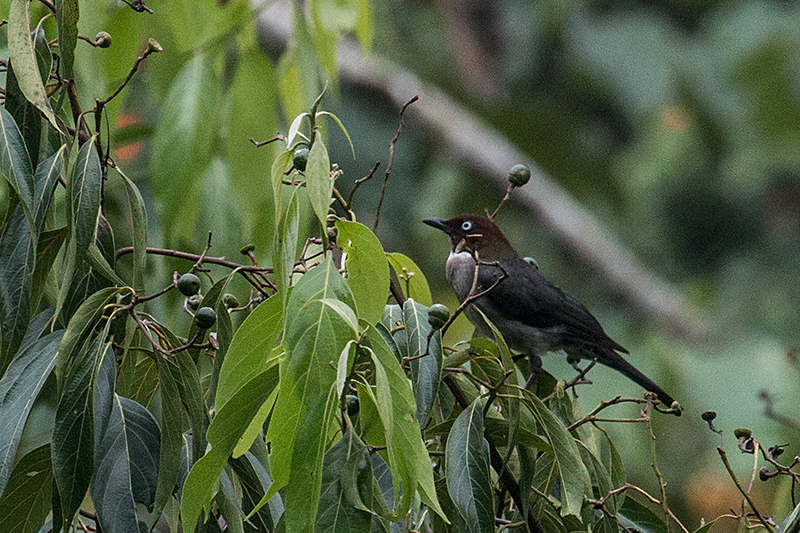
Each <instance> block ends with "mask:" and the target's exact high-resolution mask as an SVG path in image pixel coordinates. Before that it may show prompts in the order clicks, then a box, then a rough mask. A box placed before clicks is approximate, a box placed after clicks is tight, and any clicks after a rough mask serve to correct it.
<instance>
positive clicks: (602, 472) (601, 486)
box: [575, 440, 618, 533]
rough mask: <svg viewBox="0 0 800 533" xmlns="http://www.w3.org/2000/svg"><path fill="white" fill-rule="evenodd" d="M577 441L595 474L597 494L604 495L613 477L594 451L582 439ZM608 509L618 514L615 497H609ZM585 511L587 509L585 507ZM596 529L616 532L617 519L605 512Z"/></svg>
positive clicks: (589, 468)
mask: <svg viewBox="0 0 800 533" xmlns="http://www.w3.org/2000/svg"><path fill="white" fill-rule="evenodd" d="M575 442H577V443H578V446H579V448H580V451H581V455H582V456H583V457H584V458H585V460H584V464H586V465H587V466H588V470H589V472H590V473H591V474H593V478H594V482H595V486H596V487H597V492H596V494H598V495H600V497H603V496H604V495H606V494H608V493H609V492H610V491H611V489H612V487H611V477H610V476H609V474H608V472H607V471H606V467H605V466H603V463H602V462H600V459H599V458H598V457H597V456H596V455H595V454H594V452H593V451H592V450H591V448H589V446H587V445H586V444H585V443H584V442H582V441H580V440H576V441H575ZM607 503H608V504H609V505H607V508H608V511H609V512H610V513H611V514H612V515H615V514H617V507H616V505H615V501H614V500H613V499H609V500H608V502H607ZM584 511H586V510H585V509H584ZM596 529H597V530H598V531H608V532H609V533H610V532H613V533H616V532H617V530H618V528H617V521H616V520H615V519H614V518H612V517H610V516H607V515H606V514H605V513H603V515H602V516H601V517H600V519H599V523H598V524H597V525H596Z"/></svg>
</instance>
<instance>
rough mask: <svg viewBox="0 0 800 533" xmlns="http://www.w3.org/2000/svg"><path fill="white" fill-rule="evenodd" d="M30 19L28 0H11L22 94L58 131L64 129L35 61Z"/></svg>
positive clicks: (12, 54) (14, 59) (13, 50)
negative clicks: (55, 113) (49, 98)
mask: <svg viewBox="0 0 800 533" xmlns="http://www.w3.org/2000/svg"><path fill="white" fill-rule="evenodd" d="M73 1H74V0H73ZM30 18H31V17H30V2H28V0H11V9H10V10H9V13H8V52H9V60H10V61H11V63H12V64H13V65H14V74H15V75H16V76H17V82H18V83H19V88H20V90H21V91H22V94H24V95H25V98H27V99H28V101H29V102H30V103H32V104H33V105H35V106H36V107H37V108H39V110H40V111H41V112H42V113H44V116H45V117H47V120H49V121H50V124H52V125H53V128H55V129H56V131H58V132H61V129H60V128H59V127H58V123H57V121H56V117H55V115H54V114H53V108H52V107H50V101H49V100H48V99H47V93H46V92H45V90H44V84H43V83H42V78H41V77H40V75H39V67H38V65H37V64H36V53H35V51H34V46H33V38H32V37H31V27H30Z"/></svg>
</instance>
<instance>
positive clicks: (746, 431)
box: [733, 428, 753, 439]
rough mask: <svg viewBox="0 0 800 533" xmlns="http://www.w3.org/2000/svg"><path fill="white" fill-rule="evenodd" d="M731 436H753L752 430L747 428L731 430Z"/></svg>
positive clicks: (746, 437)
mask: <svg viewBox="0 0 800 533" xmlns="http://www.w3.org/2000/svg"><path fill="white" fill-rule="evenodd" d="M733 436H734V437H736V438H737V439H749V438H750V437H752V436H753V432H752V431H750V430H749V429H748V428H736V429H734V430H733Z"/></svg>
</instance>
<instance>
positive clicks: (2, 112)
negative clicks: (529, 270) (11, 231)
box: [0, 108, 36, 223]
mask: <svg viewBox="0 0 800 533" xmlns="http://www.w3.org/2000/svg"><path fill="white" fill-rule="evenodd" d="M0 135H2V137H0V170H2V172H3V175H4V176H5V177H6V180H8V183H9V184H10V185H11V188H12V189H14V191H15V192H16V193H17V196H19V199H20V200H21V202H22V207H23V209H25V217H26V218H27V219H28V221H29V222H31V223H32V222H33V205H34V200H33V197H34V192H35V189H36V187H35V184H34V181H33V165H31V158H30V156H29V155H28V149H27V147H26V146H25V140H24V139H23V138H22V134H21V133H20V131H19V128H18V127H17V123H16V122H14V117H12V116H11V114H10V113H9V112H8V111H6V109H5V108H2V109H0Z"/></svg>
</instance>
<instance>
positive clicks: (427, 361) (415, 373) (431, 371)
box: [403, 298, 444, 428]
mask: <svg viewBox="0 0 800 533" xmlns="http://www.w3.org/2000/svg"><path fill="white" fill-rule="evenodd" d="M403 322H404V323H405V326H406V329H405V335H406V340H407V349H408V357H409V358H410V359H411V385H412V387H413V388H414V398H415V399H416V402H417V420H418V421H419V424H420V426H422V427H423V428H424V427H425V426H427V425H428V418H429V417H430V414H431V409H432V408H433V402H434V400H436V395H437V393H438V391H439V382H440V381H441V379H442V360H443V359H444V357H443V355H442V343H441V332H439V331H437V332H436V333H434V334H433V336H431V339H430V344H428V333H430V331H431V325H430V324H428V308H427V307H425V306H424V305H421V304H419V303H417V302H415V301H414V299H413V298H409V299H408V300H406V301H405V303H404V304H403Z"/></svg>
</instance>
